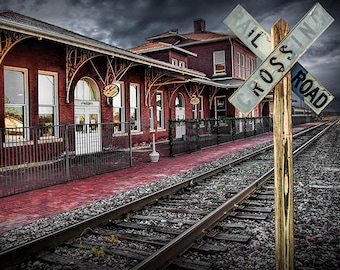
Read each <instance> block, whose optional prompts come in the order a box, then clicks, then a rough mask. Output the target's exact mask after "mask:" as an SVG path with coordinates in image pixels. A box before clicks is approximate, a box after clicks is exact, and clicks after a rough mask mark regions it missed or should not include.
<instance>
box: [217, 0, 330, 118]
mask: <svg viewBox="0 0 340 270" xmlns="http://www.w3.org/2000/svg"><path fill="white" fill-rule="evenodd" d="M333 21H334V19H333V18H332V17H331V16H330V15H329V14H328V13H327V11H326V10H325V9H324V8H323V7H322V6H321V5H320V4H319V3H317V4H316V5H314V6H313V8H312V9H311V10H310V11H309V12H308V13H306V15H305V16H304V17H303V18H302V19H301V20H300V22H299V23H298V24H297V25H296V26H295V27H294V28H293V29H292V31H291V32H290V33H289V34H288V35H287V36H286V38H285V39H283V40H282V41H281V42H280V44H278V46H277V47H276V48H275V49H274V50H273V49H272V44H271V36H270V35H269V34H268V33H267V32H266V31H265V30H264V28H263V27H262V26H261V25H260V24H259V23H257V22H256V20H255V19H254V18H252V16H250V14H249V13H248V12H247V11H246V10H245V9H244V8H243V7H242V6H241V5H238V6H236V8H235V9H234V10H233V11H232V12H231V13H230V14H229V16H228V17H227V18H226V19H225V20H224V21H223V22H224V24H226V25H227V26H228V27H229V28H230V29H231V30H232V31H233V32H234V33H235V34H236V35H237V36H238V37H239V38H240V39H241V40H242V42H244V43H245V44H246V45H247V47H248V48H249V49H250V50H252V51H253V53H254V54H255V55H257V56H258V57H259V58H260V59H261V60H263V61H264V62H263V63H262V64H261V65H260V66H259V67H258V68H257V69H256V70H255V72H254V73H253V74H252V75H251V77H250V78H248V80H247V81H246V82H245V83H244V84H243V85H242V86H241V87H240V88H239V89H238V90H237V91H236V92H235V93H234V94H233V95H232V96H231V97H230V98H229V101H230V102H231V103H232V104H233V105H234V106H235V107H237V108H238V109H239V110H240V111H241V112H243V113H244V114H248V113H249V112H251V111H252V110H253V109H254V107H255V106H256V105H257V104H258V103H259V102H260V101H261V100H262V99H263V98H264V97H265V96H266V95H267V94H268V92H269V91H270V90H271V89H272V88H273V87H274V86H275V85H276V84H277V83H278V82H279V81H280V80H281V79H282V77H283V76H284V75H285V74H286V73H287V72H288V71H289V70H290V69H291V68H292V67H293V68H292V90H293V91H294V93H295V94H296V95H298V96H299V97H300V98H301V99H303V100H304V101H305V103H306V104H307V105H308V106H309V107H310V108H311V109H312V110H313V111H314V112H315V113H317V114H319V113H320V112H321V111H322V110H323V109H324V108H325V107H326V106H327V105H328V104H329V103H330V102H331V101H332V100H333V99H334V96H333V95H332V94H331V93H329V92H328V91H327V89H325V88H324V87H323V86H322V85H321V84H320V83H318V82H317V80H316V79H315V78H314V77H313V76H312V75H311V74H310V73H309V72H308V71H307V70H306V69H305V68H303V67H302V65H300V64H299V63H297V61H298V59H299V58H300V57H301V56H302V55H303V53H304V52H305V51H306V50H307V49H308V48H309V47H310V46H311V45H312V44H313V43H314V41H315V40H316V39H317V38H318V37H319V36H320V35H321V34H322V33H323V32H324V31H325V30H326V29H327V28H328V26H329V25H330V24H331V23H332V22H333Z"/></svg>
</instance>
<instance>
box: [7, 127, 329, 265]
mask: <svg viewBox="0 0 340 270" xmlns="http://www.w3.org/2000/svg"><path fill="white" fill-rule="evenodd" d="M333 124H334V123H333ZM333 124H329V123H325V124H322V125H319V126H316V127H312V128H310V129H307V130H304V131H302V132H300V133H299V134H296V135H294V149H295V151H294V154H295V155H297V154H298V153H300V152H301V151H303V150H304V149H305V148H306V147H308V145H309V144H311V143H312V142H313V141H315V140H316V139H317V138H318V137H319V136H321V135H322V134H324V133H325V132H327V130H328V129H329V128H331V127H332V125H333ZM320 130H322V131H321V132H320ZM315 134H317V135H315ZM314 135H315V136H314ZM306 137H307V138H306ZM311 137H313V138H312V139H311ZM272 165H273V156H272V145H269V146H267V147H264V148H262V149H260V150H258V151H255V152H253V153H251V154H248V155H246V156H244V157H241V158H239V159H237V160H234V161H232V162H230V163H228V164H225V165H224V166H221V167H218V168H216V169H213V170H211V171H209V172H205V173H202V174H201V175H199V176H195V177H193V178H191V179H187V180H185V181H183V182H181V183H178V184H176V185H174V186H171V187H169V188H167V189H164V190H161V191H159V192H157V193H154V194H152V195H150V196H145V197H144V198H142V199H139V200H136V201H133V202H131V203H129V204H127V205H124V206H122V207H119V208H117V209H114V210H113V211H109V212H105V213H102V214H100V215H97V216H96V217H92V218H90V219H88V220H84V221H83V222H80V223H77V224H75V225H72V226H69V227H67V228H65V229H61V230H60V231H58V232H53V233H51V234H49V235H46V236H43V237H41V238H39V239H36V240H34V241H32V242H30V243H25V244H24V245H21V246H17V247H14V248H11V249H10V250H6V251H4V252H1V253H0V261H1V262H2V266H3V267H4V268H6V267H7V268H10V267H12V266H14V265H16V267H17V268H19V269H20V268H25V267H27V265H26V264H25V263H23V264H21V265H20V264H18V263H20V262H22V261H23V260H27V259H30V258H31V257H32V256H34V257H35V258H36V259H35V260H38V262H39V263H38V264H37V265H41V266H42V268H43V266H44V265H46V266H47V265H54V266H56V265H68V266H71V267H72V268H74V269H77V267H81V269H105V268H108V269H112V268H114V269H164V268H166V267H170V268H171V267H172V268H176V267H189V268H190V267H192V269H197V268H199V269H209V267H210V265H209V263H204V261H202V260H199V261H198V260H197V261H194V260H191V261H190V260H189V261H188V260H187V259H183V257H182V258H181V257H179V254H183V253H184V252H185V251H187V250H189V249H190V248H192V249H196V250H201V251H202V250H210V251H214V250H216V249H219V250H220V251H223V248H224V247H223V245H220V246H218V247H213V246H212V245H210V244H209V243H208V244H207V243H205V244H201V245H199V244H197V243H198V242H197V241H199V239H202V238H203V237H205V236H206V237H208V238H211V239H221V240H228V241H235V242H247V241H249V237H250V236H248V235H241V234H235V233H234V234H230V233H229V234H227V233H223V230H226V228H234V229H236V230H237V229H239V228H238V226H242V225H240V224H237V223H233V222H231V223H226V222H225V221H221V220H226V217H227V216H230V215H231V216H232V217H234V218H236V217H237V218H243V219H247V218H250V219H251V218H253V219H266V218H267V217H268V215H270V214H271V213H272V206H270V203H269V204H268V203H267V201H268V200H269V202H270V201H271V200H273V184H272V183H271V178H272V173H273V169H272ZM246 172H248V173H246ZM260 193H262V194H261V195H259V194H260ZM252 194H257V196H256V201H255V200H251V198H252V197H254V196H255V195H252ZM261 196H262V202H259V200H260V198H261ZM217 229H218V230H217ZM221 230H222V231H221ZM218 231H220V232H218ZM42 251H43V252H42ZM84 258H87V259H85V260H84ZM35 263H36V262H35Z"/></svg>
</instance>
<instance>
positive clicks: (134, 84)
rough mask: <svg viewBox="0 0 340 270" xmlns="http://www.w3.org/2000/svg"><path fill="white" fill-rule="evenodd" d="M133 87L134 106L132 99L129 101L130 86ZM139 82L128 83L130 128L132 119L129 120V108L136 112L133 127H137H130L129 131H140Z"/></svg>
mask: <svg viewBox="0 0 340 270" xmlns="http://www.w3.org/2000/svg"><path fill="white" fill-rule="evenodd" d="M133 87H135V89H136V107H133V106H132V105H131V104H132V101H131V97H132V96H131V88H133ZM140 92H141V91H140V84H138V83H130V122H131V128H132V121H131V110H135V113H136V116H137V117H136V118H137V120H136V119H135V121H134V122H135V123H134V124H135V127H137V129H131V132H140V131H141V113H140V111H141V110H140V104H141V103H140Z"/></svg>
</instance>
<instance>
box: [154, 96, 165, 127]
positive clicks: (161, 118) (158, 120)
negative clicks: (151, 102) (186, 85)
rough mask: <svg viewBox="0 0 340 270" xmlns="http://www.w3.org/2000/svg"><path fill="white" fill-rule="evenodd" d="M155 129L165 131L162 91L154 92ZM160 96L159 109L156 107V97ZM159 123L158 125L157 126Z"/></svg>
mask: <svg viewBox="0 0 340 270" xmlns="http://www.w3.org/2000/svg"><path fill="white" fill-rule="evenodd" d="M155 96H156V129H165V122H164V93H163V91H157V92H156V95H155ZM158 96H160V97H161V99H160V101H161V107H160V109H159V106H157V101H158V100H157V97H158ZM159 123H160V124H159Z"/></svg>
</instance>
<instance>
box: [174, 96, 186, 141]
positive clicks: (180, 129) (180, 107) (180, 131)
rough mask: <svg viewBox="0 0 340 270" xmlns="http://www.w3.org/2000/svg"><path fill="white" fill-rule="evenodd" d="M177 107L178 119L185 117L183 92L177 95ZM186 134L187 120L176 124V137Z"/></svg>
mask: <svg viewBox="0 0 340 270" xmlns="http://www.w3.org/2000/svg"><path fill="white" fill-rule="evenodd" d="M175 108H176V115H175V117H176V120H184V119H185V102H184V97H183V95H182V94H181V93H179V94H178V95H177V96H176V99H175ZM183 136H185V121H183V122H179V123H177V124H176V138H183Z"/></svg>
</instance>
